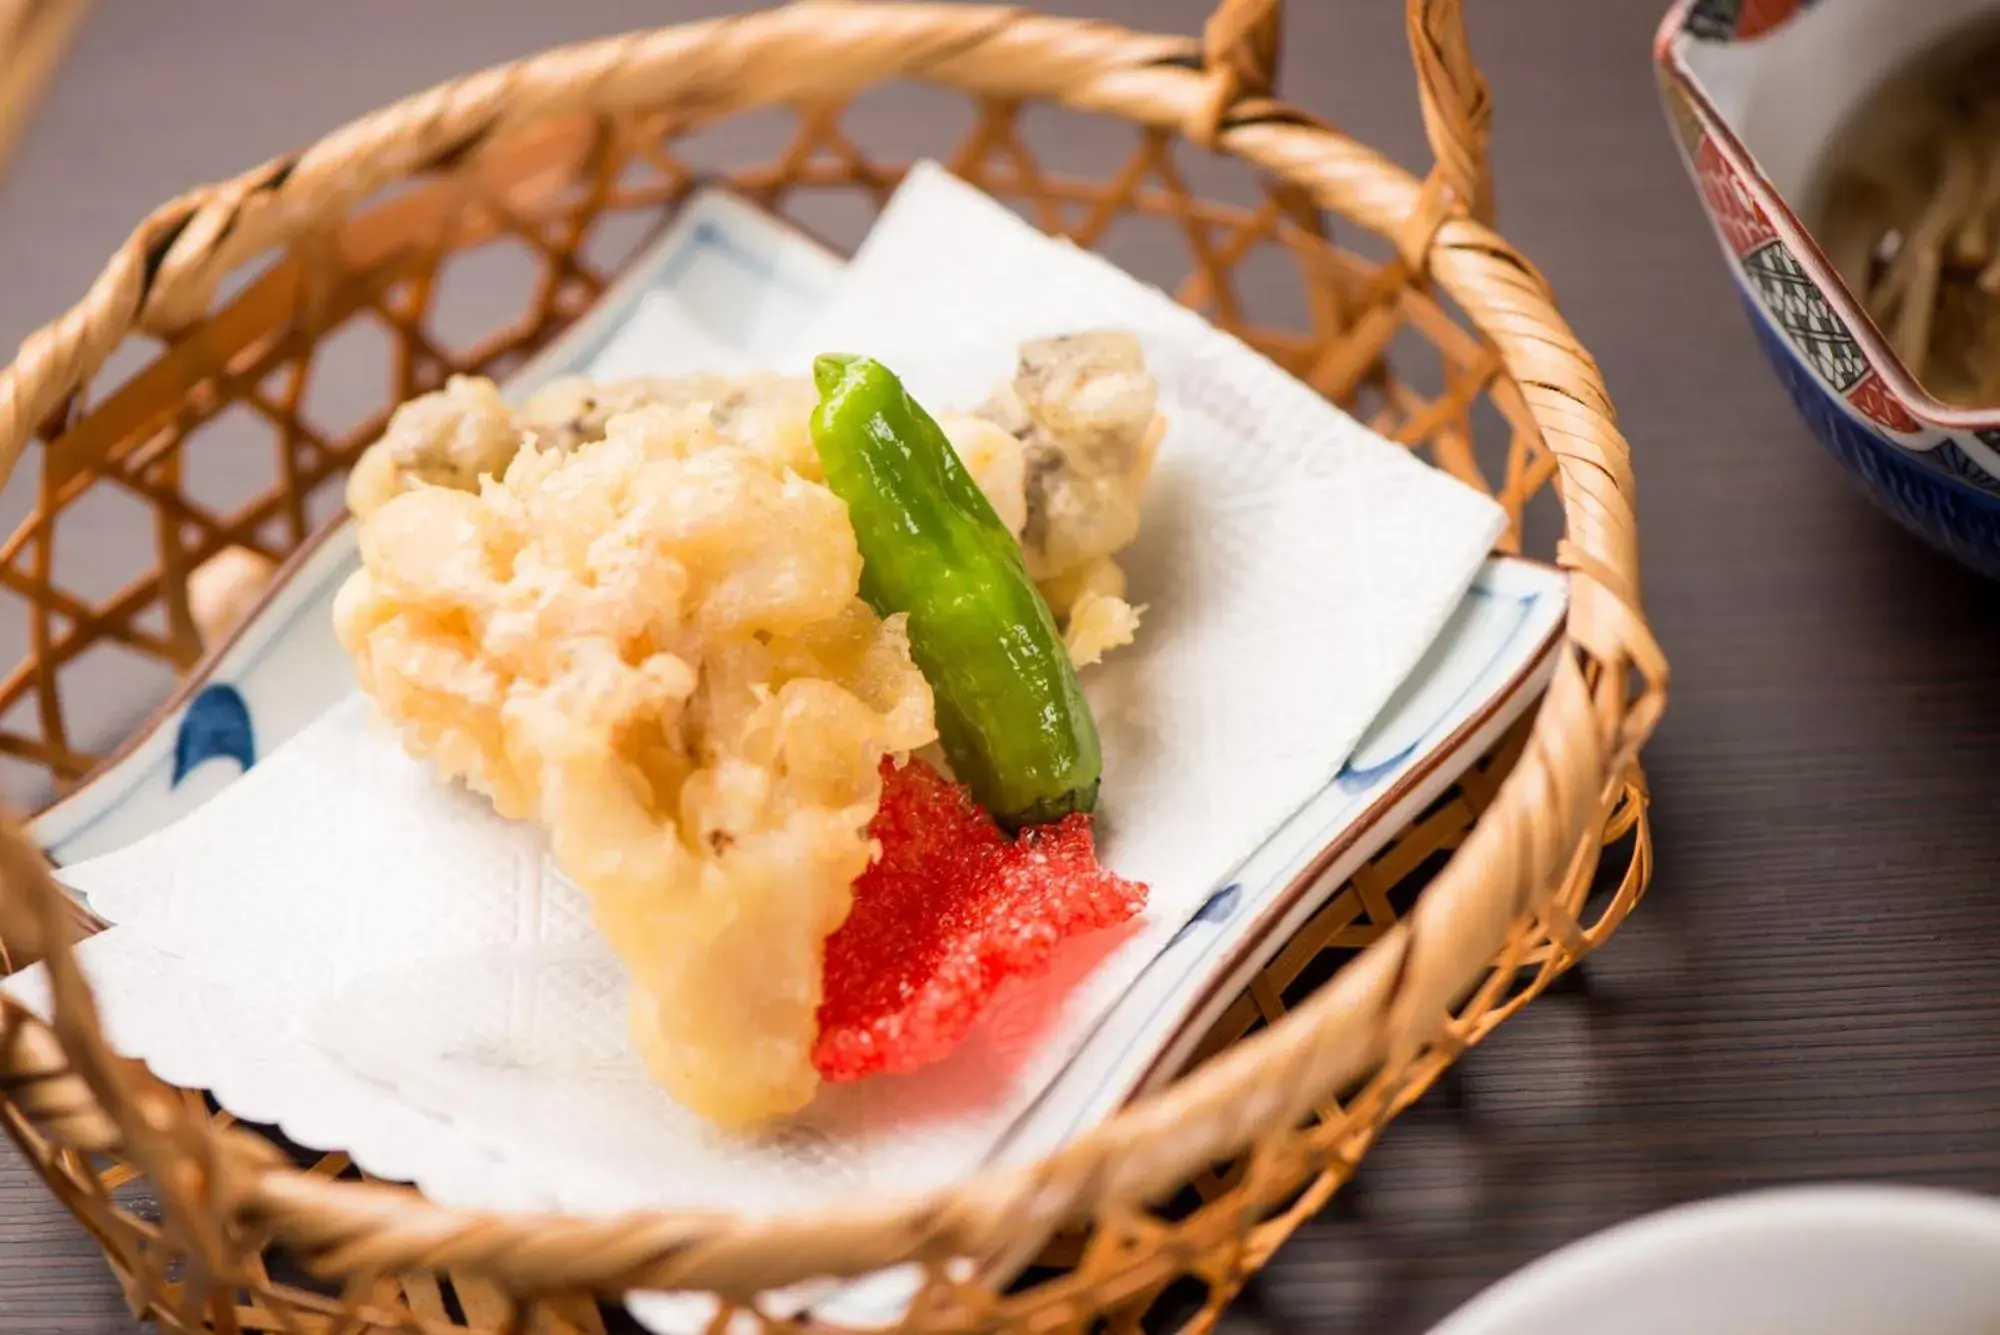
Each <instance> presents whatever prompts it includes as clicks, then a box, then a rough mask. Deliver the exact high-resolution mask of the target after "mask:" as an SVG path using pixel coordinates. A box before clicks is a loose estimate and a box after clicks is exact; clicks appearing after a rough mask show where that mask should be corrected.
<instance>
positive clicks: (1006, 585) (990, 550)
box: [812, 355, 1100, 829]
mask: <svg viewBox="0 0 2000 1335" xmlns="http://www.w3.org/2000/svg"><path fill="white" fill-rule="evenodd" d="M813 380H814V382H815V383H816V384H817V385H818V387H819V396H820V399H819V406H818V407H817V408H816V409H814V411H813V415H812V438H813V446H814V448H815V449H817V450H818V452H819V457H820V463H821V464H822V466H824V468H825V469H826V484H827V486H828V487H830V488H832V489H833V493H834V494H835V495H836V496H838V497H840V499H841V500H843V501H845V502H846V503H847V513H848V517H849V519H850V520H851V521H852V522H853V524H854V536H855V538H856V540H857V541H858V542H859V544H860V547H861V560H862V569H861V596H862V597H863V598H865V599H866V600H867V601H868V603H869V604H870V605H871V606H872V607H874V609H875V610H876V611H877V612H879V613H881V614H882V615H884V616H888V615H891V614H893V613H896V612H906V613H908V614H909V627H910V656H911V657H912V658H914V659H915V660H916V664H917V667H918V668H919V669H920V670H922V672H923V674H924V677H925V679H926V680H928V681H929V682H930V684H931V690H932V693H933V694H934V695H935V697H936V700H937V724H938V736H939V738H940V740H941V741H942V742H943V744H944V752H945V756H946V757H947V758H948V759H949V760H950V761H951V766H952V769H953V770H954V771H955V772H956V773H957V775H958V778H959V781H960V782H961V783H964V784H965V785H967V786H968V787H969V788H971V790H972V795H973V797H974V798H975V799H977V800H978V802H979V804H980V805H981V806H983V807H985V808H986V810H987V811H988V812H990V813H991V814H992V816H993V818H994V819H995V820H996V821H998V822H999V823H1000V824H1001V825H1002V826H1004V827H1006V828H1008V829H1019V828H1021V827H1022V826H1026V825H1040V824H1044V823H1046V822H1049V821H1053V820H1059V819H1061V818H1062V817H1063V816H1066V815H1068V814H1069V813H1070V812H1072V811H1089V810H1090V809H1091V808H1092V807H1093V806H1095V805H1096V802H1097V785H1098V777H1099V770H1100V758H1099V754H1098V742H1097V724H1096V721H1095V720H1093V719H1092V718H1091V715H1090V705H1089V703H1088V702H1087V701H1086V700H1085V699H1084V698H1083V690H1082V688H1081V687H1080V686H1079V685H1078V684H1077V680H1076V669H1075V668H1074V667H1073V666H1072V665H1071V664H1070V660H1069V653H1068V651H1067V650H1066V649H1065V648H1064V647H1063V641H1062V635H1061V634H1060V632H1058V631H1057V629H1056V622H1055V617H1054V616H1053V615H1052V614H1051V613H1050V611H1049V606H1048V604H1047V603H1045V602H1044V601H1042V595H1041V592H1040V591H1039V590H1037V589H1036V588H1035V582H1034V580H1032V579H1031V578H1029V576H1028V568H1027V565H1026V564H1025V562H1024V561H1023V559H1022V557H1021V549H1020V546H1019V545H1018V544H1017V543H1016V542H1015V540H1014V535H1013V534H1012V533H1010V532H1008V531H1007V527H1006V525H1004V524H1002V523H1001V522H1000V517H999V516H998V515H996V514H995V513H994V512H993V505H992V503H991V502H990V501H988V500H987V499H986V494H985V493H984V492H982V491H980V489H979V484H978V483H976V482H974V481H973V480H972V475H971V474H970V473H968V472H966V470H965V465H964V463H963V462H961V461H960V459H959V457H958V454H957V452H956V451H955V450H953V449H952V447H951V442H950V441H949V440H948V439H946V437H945V434H944V429H943V428H942V427H940V426H939V425H938V424H937V422H936V421H935V420H934V419H933V418H932V417H931V415H930V414H929V413H927V412H925V411H924V410H923V408H922V407H920V406H919V405H918V404H917V402H916V400H914V399H913V398H911V397H910V395H909V393H908V392H907V391H906V390H905V389H904V388H903V384H902V382H901V381H900V380H898V379H897V378H896V377H895V376H894V375H893V374H891V373H890V371H889V369H888V368H887V367H885V366H883V365H882V364H881V363H880V362H876V361H872V360H870V359H869V358H866V357H851V356H843V355H827V356H823V357H820V358H818V359H817V360H816V361H815V362H814V363H813Z"/></svg>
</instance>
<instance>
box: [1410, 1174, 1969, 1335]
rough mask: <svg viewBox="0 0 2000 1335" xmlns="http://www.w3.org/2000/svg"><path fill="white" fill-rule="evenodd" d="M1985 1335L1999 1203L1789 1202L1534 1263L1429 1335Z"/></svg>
mask: <svg viewBox="0 0 2000 1335" xmlns="http://www.w3.org/2000/svg"><path fill="white" fill-rule="evenodd" d="M1551 1331H1570V1332H1576V1333H1577V1335H1583V1332H1589V1335H1788V1333H1789V1332H1797V1333H1798V1335H1808V1332H1809V1333H1810V1335H1990V1333H1991V1332H1996V1331H2000V1200H1993V1199H1989V1198H1986V1197H1980V1196H1970V1195H1961V1194H1958V1193H1954V1192H1945V1191H1935V1190H1929V1189H1922V1188H1914V1187H1872V1186H1826V1187H1802V1188H1787V1189H1783V1190H1774V1191H1763V1192H1753V1193H1750V1194H1747V1195H1742V1196H1732V1197H1726V1198H1724V1199H1721V1200H1715V1201H1707V1202H1703V1203H1702V1204H1699V1205H1690V1206H1684V1207H1682V1208H1680V1209H1675V1210H1668V1211H1666V1212H1664V1213H1661V1214H1656V1215H1651V1216H1649V1217H1647V1218H1644V1219H1640V1220H1638V1221H1636V1222H1634V1223H1630V1224H1625V1225H1622V1226H1620V1227H1618V1228H1614V1229H1611V1230H1609V1231H1607V1232H1604V1233H1600V1234H1598V1235H1597V1236H1595V1237H1592V1238H1588V1239H1585V1240H1584V1241H1582V1242H1579V1243H1576V1244H1574V1245H1572V1246H1569V1247H1566V1248H1564V1249H1563V1250H1561V1251H1559V1252H1556V1253H1554V1254H1553V1255H1551V1256H1548V1257H1546V1258H1544V1259H1543V1260H1541V1261H1538V1262H1536V1263H1535V1264H1534V1265H1531V1266H1529V1267H1528V1268H1527V1269H1525V1270H1522V1271H1520V1272H1518V1273H1516V1274H1514V1275H1512V1276H1510V1277H1509V1278H1507V1279H1505V1280H1503V1281H1501V1282H1500V1283H1499V1284H1498V1285H1496V1286H1494V1287H1493V1288H1492V1289H1489V1290H1488V1291H1487V1292H1486V1293H1485V1294H1483V1295H1481V1296H1480V1297H1479V1298H1477V1299H1475V1300H1474V1301H1473V1302H1472V1303H1471V1304H1470V1305H1468V1306H1466V1307H1464V1308H1462V1309H1460V1310H1459V1311H1458V1312H1457V1313H1456V1314H1455V1315H1453V1316H1452V1317H1451V1318H1450V1319H1448V1320H1447V1321H1446V1322H1445V1323H1444V1324H1443V1325H1441V1326H1438V1327H1437V1328H1436V1329H1435V1330H1433V1331H1432V1333H1431V1335H1548V1332H1551Z"/></svg>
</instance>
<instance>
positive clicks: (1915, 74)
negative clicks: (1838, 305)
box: [1806, 13, 2000, 408]
mask: <svg viewBox="0 0 2000 1335" xmlns="http://www.w3.org/2000/svg"><path fill="white" fill-rule="evenodd" d="M1997 74H2000V13H1996V14H1995V15H1993V16H1991V17H1989V18H1987V19H1984V20H1982V21H1980V22H1978V23H1977V24H1975V25H1974V26H1972V27H1969V28H1966V29H1962V30H1961V31H1959V32H1956V33H1954V34H1952V35H1951V36H1950V37H1949V38H1947V39H1946V40H1944V41H1942V42H1938V43H1935V44H1933V45H1932V46H1931V47H1930V48H1929V49H1928V50H1926V51H1925V52H1924V53H1923V54H1922V55H1920V56H1919V57H1918V58H1916V59H1915V60H1912V61H1910V62H1908V63H1906V64H1905V65H1903V66H1902V67H1901V68H1900V69H1898V70H1897V71H1896V72H1895V73H1894V74H1892V75H1891V76H1890V77H1888V78H1887V79H1885V80H1883V81H1882V82H1881V83H1880V84H1879V85H1877V86H1876V88H1875V89H1874V90H1873V91H1872V92H1870V93H1869V94H1868V95H1867V96H1866V97H1864V98H1863V99H1862V100H1861V102H1860V104H1859V105H1858V106H1857V107H1856V109H1855V110H1854V112H1853V113H1852V114H1851V115H1849V116H1848V117H1847V119H1846V122H1845V124H1844V125H1843V126H1842V128H1841V129H1840V130H1839V132H1838V133H1837V134H1836V135H1835V136H1834V138H1833V140H1832V142H1831V146H1830V148H1829V150H1828V152H1827V154H1826V156H1825V158H1824V159H1823V164H1824V165H1823V166H1822V168H1821V171H1820V173H1819V179H1818V181H1817V183H1816V186H1815V188H1814V189H1813V190H1812V192H1811V197H1810V202H1809V204H1808V208H1807V210H1806V215H1807V222H1808V224H1809V225H1810V226H1811V228H1812V230H1813V232H1814V233H1815V235H1816V237H1817V239H1818V240H1819V243H1820V246H1821V248H1822V249H1823V250H1824V251H1825V252H1826V255H1827V258H1828V259H1829V260H1830V261H1831V262H1832V263H1833V265H1834V267H1835V268H1836V269H1838V270H1839V272H1840V276H1841V278H1842V280H1843V281H1844V282H1845V283H1846V284H1847V286H1848V288H1849V289H1850V290H1851V291H1853V292H1854V294H1855V295H1856V297H1857V298H1858V299H1859V300H1860V301H1861V302H1862V303H1863V304H1864V305H1865V306H1866V308H1867V310H1868V314H1869V316H1870V317H1871V318H1872V319H1873V320H1874V321H1875V324H1876V326H1877V327H1878V328H1879V329H1881V331H1882V333H1883V336H1884V337H1886V338H1887V339H1888V340H1889V342H1890V344H1891V345H1892V346H1893V347H1894V348H1895V350H1896V354H1897V356H1898V357H1899V358H1900V359H1901V360H1902V362H1903V364H1904V365H1905V366H1906V367H1908V368H1909V371H1910V373H1911V374H1912V375H1913V376H1915V377H1916V378H1917V379H1918V380H1919V381H1920V382H1921V383H1922V384H1923V386H1924V388H1926V389H1928V390H1929V391H1930V392H1931V393H1932V394H1934V395H1936V396H1937V397H1938V398H1939V399H1941V400H1943V401H1944V402H1946V403H1949V404H1953V405H1955V406H1957V407H1961V408H1994V407H2000V77H1996V75H1997Z"/></svg>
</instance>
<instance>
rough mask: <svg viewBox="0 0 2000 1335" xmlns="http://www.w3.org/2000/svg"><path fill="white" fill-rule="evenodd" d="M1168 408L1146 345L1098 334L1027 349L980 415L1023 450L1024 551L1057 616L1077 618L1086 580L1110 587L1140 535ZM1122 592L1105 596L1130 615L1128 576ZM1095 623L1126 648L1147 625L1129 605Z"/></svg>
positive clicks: (1092, 639) (1104, 612)
mask: <svg viewBox="0 0 2000 1335" xmlns="http://www.w3.org/2000/svg"><path fill="white" fill-rule="evenodd" d="M1158 404H1159V386H1158V385H1157V384H1156V383H1155V382H1154V380H1153V377H1152V375H1151V374H1150V373H1149V372H1148V371H1147V370H1146V359H1145V354H1144V352H1143V350H1142V349H1141V348H1140V346H1139V340H1138V339H1136V338H1134V337H1133V336H1132V335H1130V334H1127V333H1121V332H1117V331H1112V330H1097V331H1092V332H1089V333H1082V334H1071V335H1067V336H1065V337H1061V338H1044V339H1036V340H1034V341H1032V342H1029V343H1025V344H1023V345H1022V346H1021V355H1020V363H1019V366H1018V369H1017V370H1016V372H1015V375H1014V378H1013V380H1011V381H1010V382H1008V383H1007V384H1005V385H1002V386H1001V387H1000V388H999V389H998V390H996V391H995V392H994V394H993V397H992V398H991V399H989V400H988V401H987V403H986V406H985V407H984V408H982V409H981V410H980V411H981V415H982V416H984V417H986V418H987V419H988V420H989V421H991V422H993V423H994V424H996V425H997V426H999V427H1000V428H1002V429H1003V430H1005V431H1007V432H1008V433H1009V434H1011V435H1013V436H1014V438H1015V439H1017V440H1019V441H1020V442H1021V444H1022V448H1023V472H1024V475H1025V500H1026V504H1027V514H1026V520H1025V523H1024V524H1023V525H1022V529H1021V549H1022V552H1023V553H1024V554H1025V555H1026V557H1027V559H1028V569H1029V571H1030V573H1032V574H1033V575H1034V576H1035V579H1036V581H1037V582H1038V583H1039V584H1040V586H1041V588H1042V591H1043V594H1044V596H1046V597H1047V598H1048V600H1049V606H1050V607H1051V608H1052V609H1054V611H1055V612H1056V614H1057V615H1058V616H1065V617H1066V616H1068V615H1070V614H1071V612H1072V611H1073V609H1074V604H1075V602H1076V601H1077V598H1078V597H1079V596H1080V595H1081V593H1082V592H1083V591H1084V588H1085V583H1084V581H1085V580H1086V579H1089V578H1099V576H1098V574H1097V572H1099V571H1100V570H1101V568H1102V566H1103V565H1104V564H1105V563H1111V558H1112V557H1114V556H1115V555H1116V554H1117V553H1118V552H1120V551H1122V550H1123V549H1124V548H1125V547H1127V546H1128V545H1130V543H1131V542H1132V540H1133V539H1134V538H1136V537H1137V536H1138V534H1139V507H1140V502H1141V501H1142V500H1143V498H1144V496H1145V492H1146V483H1147V481H1148V479H1149V477H1150V476H1151V473H1152V468H1153V460H1154V457H1155V455H1156V454H1157V453H1158V450H1159V444H1160V438H1161V436H1162V435H1163V434H1164V430H1165V423H1164V421H1163V420H1162V419H1161V418H1160V416H1159V413H1158ZM1112 568H1113V569H1114V570H1115V569H1116V565H1115V563H1112ZM1118 583H1119V588H1118V590H1117V591H1116V592H1111V591H1109V590H1106V589H1103V588H1101V587H1099V588H1097V590H1096V591H1097V593H1098V595H1099V597H1100V599H1112V600H1115V601H1117V602H1118V603H1120V604H1121V605H1123V593H1124V590H1123V577H1122V575H1121V576H1120V577H1119V580H1118ZM1094 617H1095V618H1096V619H1100V620H1101V621H1102V624H1103V627H1104V628H1109V627H1110V626H1112V625H1120V626H1127V629H1126V630H1125V631H1122V632H1120V633H1121V634H1124V635H1125V637H1126V638H1127V639H1129V637H1130V632H1131V631H1132V630H1135V629H1136V627H1137V624H1138V613H1137V611H1136V610H1134V609H1133V608H1131V607H1130V606H1129V605H1123V610H1122V611H1119V612H1115V613H1114V612H1112V611H1111V610H1110V609H1109V608H1108V606H1105V605H1100V607H1099V610H1098V612H1097V613H1095V614H1094ZM1127 623H1129V625H1127ZM1098 635H1101V631H1100V632H1097V633H1090V634H1087V638H1086V639H1085V644H1086V647H1088V646H1089V645H1091V644H1100V645H1101V647H1100V648H1099V649H1098V650H1097V652H1102V650H1103V649H1105V648H1110V647H1112V645H1113V643H1114V642H1123V641H1120V640H1118V639H1117V636H1115V635H1114V636H1113V637H1111V638H1110V639H1104V640H1099V639H1098ZM1078 661H1084V660H1082V659H1079V660H1078ZM1091 661H1094V660H1091Z"/></svg>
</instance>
